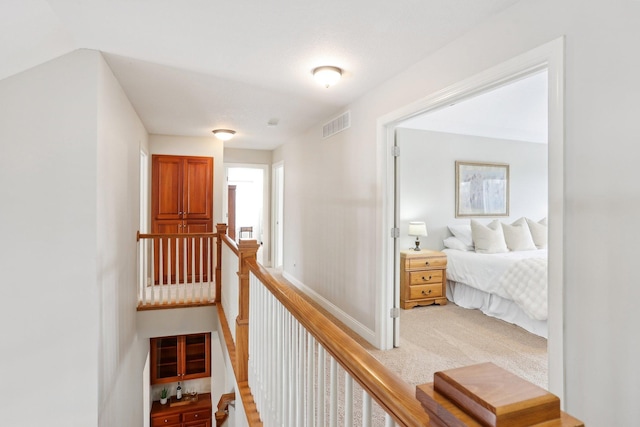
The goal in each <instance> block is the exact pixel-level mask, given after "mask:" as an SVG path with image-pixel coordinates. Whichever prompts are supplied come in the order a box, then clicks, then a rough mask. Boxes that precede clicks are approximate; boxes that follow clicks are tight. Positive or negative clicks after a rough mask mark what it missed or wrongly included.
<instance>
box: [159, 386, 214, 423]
mask: <svg viewBox="0 0 640 427" xmlns="http://www.w3.org/2000/svg"><path fill="white" fill-rule="evenodd" d="M211 408H212V405H211V393H202V394H200V395H198V400H197V402H193V403H187V404H184V405H180V406H171V405H170V404H169V403H167V404H165V405H161V404H160V401H158V400H156V401H155V402H153V405H152V406H151V427H159V426H168V427H211V414H212V411H211Z"/></svg>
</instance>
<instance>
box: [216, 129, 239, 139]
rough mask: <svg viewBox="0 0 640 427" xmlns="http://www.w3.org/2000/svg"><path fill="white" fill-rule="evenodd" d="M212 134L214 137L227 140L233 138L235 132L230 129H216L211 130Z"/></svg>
mask: <svg viewBox="0 0 640 427" xmlns="http://www.w3.org/2000/svg"><path fill="white" fill-rule="evenodd" d="M213 134H214V135H215V136H216V138H218V139H220V140H222V141H228V140H230V139H231V138H233V135H235V134H236V131H235V130H231V129H216V130H214V131H213Z"/></svg>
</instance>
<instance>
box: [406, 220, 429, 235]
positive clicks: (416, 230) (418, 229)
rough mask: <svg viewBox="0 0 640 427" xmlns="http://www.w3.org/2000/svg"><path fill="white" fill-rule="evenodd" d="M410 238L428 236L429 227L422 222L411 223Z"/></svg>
mask: <svg viewBox="0 0 640 427" xmlns="http://www.w3.org/2000/svg"><path fill="white" fill-rule="evenodd" d="M409 236H427V226H426V224H425V223H424V222H421V221H411V222H410V223H409Z"/></svg>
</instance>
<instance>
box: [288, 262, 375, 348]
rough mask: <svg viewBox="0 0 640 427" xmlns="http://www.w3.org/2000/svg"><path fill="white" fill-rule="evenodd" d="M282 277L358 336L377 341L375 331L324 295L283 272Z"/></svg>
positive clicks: (371, 341) (369, 340)
mask: <svg viewBox="0 0 640 427" xmlns="http://www.w3.org/2000/svg"><path fill="white" fill-rule="evenodd" d="M282 276H283V277H284V278H285V279H287V280H288V281H289V282H291V284H293V285H294V286H295V287H296V288H298V289H300V290H301V291H302V292H304V293H305V295H307V296H309V297H310V298H311V299H313V300H314V301H315V302H316V303H318V304H320V306H321V307H322V308H324V309H325V310H327V311H328V312H329V313H331V314H332V315H333V316H335V317H336V318H338V320H340V321H341V322H342V323H344V324H345V325H346V326H347V327H349V328H350V329H351V330H353V331H354V332H355V333H356V334H358V335H360V336H361V337H362V338H364V339H365V340H367V341H368V342H370V343H373V342H374V339H375V332H374V331H372V330H371V329H369V328H367V327H366V326H364V325H363V324H362V323H360V322H358V321H357V320H356V319H354V318H353V317H351V316H350V315H349V314H348V313H346V312H344V311H342V310H341V309H340V308H338V306H336V305H335V304H333V303H332V302H330V301H328V300H327V299H326V298H324V297H323V296H322V295H320V294H319V293H317V292H316V291H314V290H313V289H311V288H310V287H308V286H307V285H305V284H304V283H302V282H301V281H299V280H298V279H296V278H295V277H293V276H291V275H290V274H289V273H287V272H283V273H282Z"/></svg>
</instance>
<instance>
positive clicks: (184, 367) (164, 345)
mask: <svg viewBox="0 0 640 427" xmlns="http://www.w3.org/2000/svg"><path fill="white" fill-rule="evenodd" d="M150 347H151V384H163V383H171V382H176V381H184V380H190V379H194V378H204V377H210V376H211V333H202V334H190V335H177V336H170V337H160V338H151V340H150Z"/></svg>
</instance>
